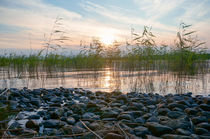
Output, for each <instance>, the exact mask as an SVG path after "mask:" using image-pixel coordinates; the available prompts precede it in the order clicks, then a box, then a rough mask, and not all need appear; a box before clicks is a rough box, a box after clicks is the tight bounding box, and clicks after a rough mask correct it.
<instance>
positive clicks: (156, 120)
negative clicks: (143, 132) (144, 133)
mask: <svg viewBox="0 0 210 139" xmlns="http://www.w3.org/2000/svg"><path fill="white" fill-rule="evenodd" d="M147 122H157V123H158V122H159V120H158V118H157V117H155V116H152V117H150V118H149V119H147Z"/></svg>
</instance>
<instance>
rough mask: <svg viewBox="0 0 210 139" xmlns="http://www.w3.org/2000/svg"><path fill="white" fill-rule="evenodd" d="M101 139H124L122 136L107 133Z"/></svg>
mask: <svg viewBox="0 0 210 139" xmlns="http://www.w3.org/2000/svg"><path fill="white" fill-rule="evenodd" d="M103 139H124V137H123V136H122V135H119V134H115V133H108V134H106V135H105V137H104V138H103Z"/></svg>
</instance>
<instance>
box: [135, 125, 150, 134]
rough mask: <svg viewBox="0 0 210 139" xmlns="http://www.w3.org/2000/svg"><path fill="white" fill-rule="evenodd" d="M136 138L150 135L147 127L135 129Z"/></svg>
mask: <svg viewBox="0 0 210 139" xmlns="http://www.w3.org/2000/svg"><path fill="white" fill-rule="evenodd" d="M134 132H135V135H136V136H140V137H144V136H145V135H146V134H149V130H148V129H147V128H146V127H143V126H138V127H135V128H134Z"/></svg>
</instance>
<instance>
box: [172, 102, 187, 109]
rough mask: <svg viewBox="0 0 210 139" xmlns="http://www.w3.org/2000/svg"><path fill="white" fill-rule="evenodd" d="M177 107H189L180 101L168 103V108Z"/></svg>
mask: <svg viewBox="0 0 210 139" xmlns="http://www.w3.org/2000/svg"><path fill="white" fill-rule="evenodd" d="M175 107H177V108H180V109H182V110H184V109H186V108H187V106H186V105H183V104H178V103H170V104H168V108H169V109H171V110H172V109H173V108H175Z"/></svg>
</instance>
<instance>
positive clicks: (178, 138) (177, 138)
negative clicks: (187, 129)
mask: <svg viewBox="0 0 210 139" xmlns="http://www.w3.org/2000/svg"><path fill="white" fill-rule="evenodd" d="M161 137H162V138H163V139H192V138H191V137H189V136H184V135H174V134H165V135H163V136H161Z"/></svg>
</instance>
